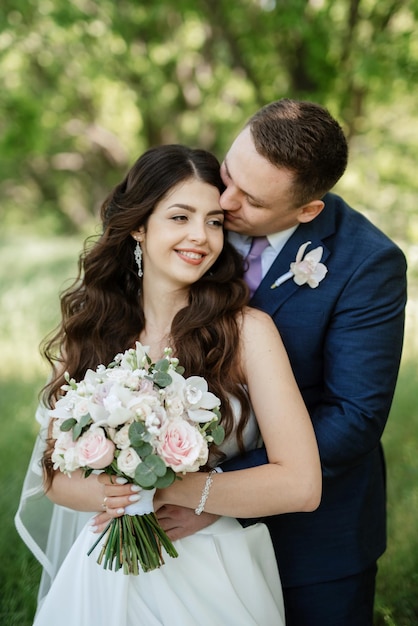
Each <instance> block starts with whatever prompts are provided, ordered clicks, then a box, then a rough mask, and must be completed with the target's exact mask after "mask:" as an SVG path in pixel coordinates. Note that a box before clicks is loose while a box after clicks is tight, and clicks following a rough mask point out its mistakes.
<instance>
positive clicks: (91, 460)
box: [77, 428, 115, 469]
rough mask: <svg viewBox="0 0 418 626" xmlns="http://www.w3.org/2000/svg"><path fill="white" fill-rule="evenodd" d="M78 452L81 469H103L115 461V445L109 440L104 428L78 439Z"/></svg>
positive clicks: (88, 432) (94, 429)
mask: <svg viewBox="0 0 418 626" xmlns="http://www.w3.org/2000/svg"><path fill="white" fill-rule="evenodd" d="M77 451H78V458H79V462H80V466H81V467H91V469H103V468H105V467H107V466H108V465H110V464H111V463H112V461H113V456H114V452H115V444H114V443H113V441H110V439H107V437H106V434H105V431H104V430H103V428H93V429H90V430H88V431H87V432H86V433H84V435H82V436H81V437H80V439H78V441H77Z"/></svg>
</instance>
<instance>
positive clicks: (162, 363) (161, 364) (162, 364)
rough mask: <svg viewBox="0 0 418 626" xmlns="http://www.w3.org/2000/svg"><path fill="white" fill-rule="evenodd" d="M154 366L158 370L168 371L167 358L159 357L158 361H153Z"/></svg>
mask: <svg viewBox="0 0 418 626" xmlns="http://www.w3.org/2000/svg"><path fill="white" fill-rule="evenodd" d="M154 367H155V369H156V370H157V371H158V372H168V368H169V367H170V363H169V361H168V359H160V360H159V361H157V362H156V363H155V365H154Z"/></svg>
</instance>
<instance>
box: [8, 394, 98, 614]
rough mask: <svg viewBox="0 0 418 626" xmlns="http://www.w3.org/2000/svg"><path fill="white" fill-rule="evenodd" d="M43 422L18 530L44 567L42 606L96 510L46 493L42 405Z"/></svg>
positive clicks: (45, 417) (46, 418) (45, 419)
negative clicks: (89, 510)
mask: <svg viewBox="0 0 418 626" xmlns="http://www.w3.org/2000/svg"><path fill="white" fill-rule="evenodd" d="M36 420H37V421H38V423H39V425H40V430H39V434H38V436H37V438H36V441H35V445H34V448H33V452H32V457H31V459H30V462H29V467H28V469H27V472H26V476H25V480H24V483H23V488H22V494H21V497H20V502H19V508H18V510H17V513H16V515H15V525H16V529H17V531H18V533H19V535H20V537H21V538H22V540H23V541H24V542H25V544H26V545H27V546H28V548H29V550H31V552H32V553H33V555H34V556H35V557H36V559H37V560H38V561H39V562H40V564H41V565H42V567H43V572H42V577H41V582H40V586H39V592H38V606H39V604H40V603H41V601H42V599H43V598H44V597H45V595H46V593H47V592H48V589H49V587H50V586H51V582H52V580H53V579H54V577H55V575H56V573H57V571H58V569H59V567H60V565H61V563H62V561H63V560H64V558H65V557H66V555H67V553H68V551H69V549H70V548H71V546H72V544H73V543H74V541H75V539H76V537H77V536H78V534H79V533H80V531H81V529H82V528H83V526H84V525H85V523H86V522H87V520H88V519H89V518H90V517H91V516H92V513H80V512H78V511H73V510H71V509H67V508H65V507H62V506H58V505H55V504H53V503H52V502H51V501H50V500H49V499H48V498H47V497H46V496H45V493H44V489H43V478H42V466H41V459H42V455H43V452H44V450H45V446H46V436H47V431H48V422H49V415H48V413H47V409H46V408H45V407H44V406H42V405H40V406H39V407H38V409H37V411H36Z"/></svg>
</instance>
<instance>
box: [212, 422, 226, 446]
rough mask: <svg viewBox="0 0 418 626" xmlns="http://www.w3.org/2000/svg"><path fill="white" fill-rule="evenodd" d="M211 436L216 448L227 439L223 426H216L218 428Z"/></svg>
mask: <svg viewBox="0 0 418 626" xmlns="http://www.w3.org/2000/svg"><path fill="white" fill-rule="evenodd" d="M211 435H212V437H213V443H214V444H215V445H216V446H219V445H220V444H221V443H222V442H223V440H224V439H225V429H224V427H223V426H216V428H214V429H213V430H212V432H211Z"/></svg>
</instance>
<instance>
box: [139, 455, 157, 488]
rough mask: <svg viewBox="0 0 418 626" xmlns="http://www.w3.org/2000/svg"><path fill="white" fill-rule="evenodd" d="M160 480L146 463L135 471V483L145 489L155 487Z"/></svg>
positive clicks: (141, 464)
mask: <svg viewBox="0 0 418 626" xmlns="http://www.w3.org/2000/svg"><path fill="white" fill-rule="evenodd" d="M157 480H158V476H157V475H156V474H155V472H154V471H153V470H152V469H151V468H150V467H148V465H147V464H146V463H145V462H144V463H140V464H139V465H138V467H137V468H136V470H135V482H136V483H138V485H139V486H140V487H143V488H144V489H149V488H150V487H153V486H154V485H155V483H156V482H157Z"/></svg>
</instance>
